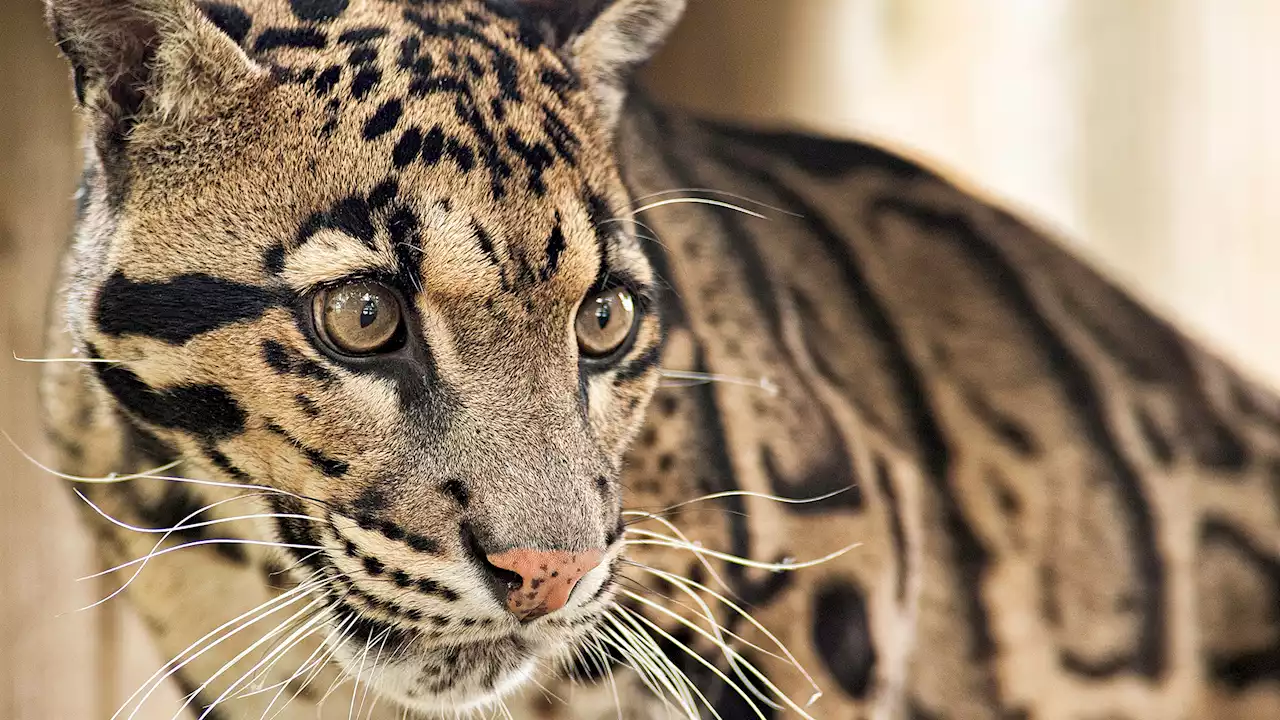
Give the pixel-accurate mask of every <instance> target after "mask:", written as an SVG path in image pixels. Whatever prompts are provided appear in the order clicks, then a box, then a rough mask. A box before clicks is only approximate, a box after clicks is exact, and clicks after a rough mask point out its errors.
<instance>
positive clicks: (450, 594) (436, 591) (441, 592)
mask: <svg viewBox="0 0 1280 720" xmlns="http://www.w3.org/2000/svg"><path fill="white" fill-rule="evenodd" d="M416 585H417V588H418V592H420V593H422V594H424V595H435V596H437V597H440V598H443V599H444V600H445V601H447V602H457V601H458V593H456V592H454V591H453V590H450V589H449V588H447V587H445V586H443V585H441V584H440V583H438V582H436V581H435V580H432V579H430V578H422V579H421V580H418V582H417V583H416ZM437 624H438V625H446V624H448V621H447V620H446V621H444V622H439V623H437Z"/></svg>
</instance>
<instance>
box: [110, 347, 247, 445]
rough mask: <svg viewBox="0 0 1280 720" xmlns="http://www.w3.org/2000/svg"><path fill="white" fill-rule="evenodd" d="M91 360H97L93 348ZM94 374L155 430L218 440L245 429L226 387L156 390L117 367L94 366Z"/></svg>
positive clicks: (186, 386) (121, 403) (242, 411)
mask: <svg viewBox="0 0 1280 720" xmlns="http://www.w3.org/2000/svg"><path fill="white" fill-rule="evenodd" d="M89 350H90V353H91V355H90V356H91V357H94V358H95V359H100V357H99V356H98V355H97V352H96V350H94V349H93V347H92V346H90V348H89ZM93 369H94V372H95V373H97V375H98V379H99V380H101V381H102V384H103V386H104V387H105V388H106V389H107V391H108V392H110V393H111V394H112V395H113V396H115V398H116V400H117V401H118V402H119V403H120V406H121V408H122V409H124V410H125V411H126V412H128V413H129V414H130V415H132V416H133V417H134V418H136V419H138V420H141V421H143V422H145V423H148V424H151V425H155V426H157V427H161V428H166V429H170V430H181V431H183V432H187V433H190V434H192V435H196V436H198V437H202V438H205V439H206V440H210V441H213V440H219V439H223V438H227V437H231V436H234V435H238V434H240V433H241V432H243V430H244V421H245V413H244V410H242V409H241V408H240V404H239V403H237V402H236V400H235V398H234V397H232V396H231V393H230V392H228V391H227V390H226V388H223V387H219V386H217V385H179V386H175V387H165V388H161V389H156V388H153V387H151V386H150V385H148V384H146V383H145V382H143V380H142V378H139V377H138V376H137V375H135V374H133V373H132V372H130V371H129V370H126V369H125V368H123V367H120V366H118V365H109V364H106V363H94V365H93Z"/></svg>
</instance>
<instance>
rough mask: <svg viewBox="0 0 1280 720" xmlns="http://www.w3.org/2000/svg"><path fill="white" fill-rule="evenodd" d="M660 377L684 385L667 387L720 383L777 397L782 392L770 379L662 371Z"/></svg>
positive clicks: (684, 371) (683, 371) (676, 385)
mask: <svg viewBox="0 0 1280 720" xmlns="http://www.w3.org/2000/svg"><path fill="white" fill-rule="evenodd" d="M659 375H661V376H662V377H663V378H666V379H668V380H679V381H682V383H683V384H667V385H665V387H695V386H697V385H706V384H710V383H719V384H721V385H739V386H742V387H749V388H756V389H759V390H763V391H764V392H766V393H768V394H769V395H772V396H775V397H776V396H777V395H778V393H780V392H781V389H780V388H779V387H778V386H777V385H776V384H775V383H774V382H773V381H772V380H770V379H768V378H760V379H759V380H752V379H750V378H740V377H732V376H729V375H717V374H713V373H699V372H689V371H686V370H662V371H660V372H659Z"/></svg>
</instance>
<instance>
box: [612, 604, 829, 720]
mask: <svg viewBox="0 0 1280 720" xmlns="http://www.w3.org/2000/svg"><path fill="white" fill-rule="evenodd" d="M623 592H624V593H626V594H627V596H628V597H630V598H631V599H632V600H635V601H636V602H638V603H641V604H643V605H645V606H646V607H649V608H652V609H654V610H656V611H657V612H660V613H662V614H663V615H666V616H667V617H669V618H671V619H672V620H675V621H676V622H678V623H680V624H681V625H683V626H685V627H687V628H689V629H690V630H692V631H694V632H695V633H697V634H699V635H701V636H702V637H704V638H706V639H708V640H710V641H711V643H712V644H713V645H715V646H716V647H717V648H719V649H720V651H721V652H722V653H724V656H725V658H726V659H728V660H729V662H730V663H731V664H733V665H735V666H737V665H738V663H741V664H742V667H745V668H746V669H747V670H749V671H751V674H752V675H755V676H756V677H757V678H758V679H759V680H760V681H761V682H763V683H764V684H765V686H767V687H768V688H769V689H770V690H772V691H773V692H774V694H776V695H777V696H778V697H780V698H782V701H783V702H784V703H786V705H787V707H789V708H791V709H792V710H794V711H795V712H797V713H799V714H800V716H801V717H804V718H807V719H808V720H814V719H813V717H812V716H810V715H809V714H808V713H807V712H806V711H805V710H804V709H803V708H801V707H800V706H799V705H798V704H796V703H795V701H794V700H792V699H791V698H790V697H788V696H787V694H786V693H784V692H782V690H780V689H779V688H778V686H777V685H775V684H774V683H773V681H771V680H769V678H768V676H766V675H765V674H764V673H763V672H761V671H760V669H759V668H757V667H756V666H755V665H754V664H753V663H750V662H747V660H746V658H744V657H742V655H741V654H739V653H738V652H737V651H735V650H734V649H733V648H731V647H730V646H729V645H727V644H726V643H725V642H724V641H723V640H722V639H720V638H717V637H716V636H715V635H713V634H711V633H709V632H707V631H706V630H704V629H703V628H702V627H701V626H699V625H697V624H695V623H692V622H689V621H688V620H686V619H685V618H683V617H681V616H680V615H679V613H675V612H672V611H671V610H670V609H668V608H664V607H662V606H661V605H659V604H657V603H655V602H653V601H651V600H649V599H647V598H643V597H640V596H639V595H636V594H635V593H633V592H631V591H629V590H624V591H623ZM624 609H626V610H627V611H628V612H630V613H632V614H634V615H636V617H637V618H639V619H641V620H642V621H644V622H645V624H647V625H651V626H652V625H653V623H652V622H651V621H649V620H648V618H646V617H644V616H643V615H641V614H640V613H637V612H636V611H634V610H630V609H627V608H625V607H624ZM670 639H671V640H672V641H673V642H678V641H675V639H674V638H670ZM694 654H695V655H697V653H694ZM697 659H698V660H699V661H701V662H703V663H704V664H707V665H710V663H709V662H708V661H706V660H704V659H703V658H702V656H701V655H697ZM721 678H722V679H724V680H726V681H728V678H727V677H725V676H723V675H722V676H721ZM742 679H743V681H744V682H746V680H747V679H746V678H745V677H743V678H742ZM747 685H748V687H750V686H751V684H750V683H747ZM732 687H734V689H735V690H737V691H738V692H739V694H741V693H742V692H743V691H742V689H741V688H740V687H738V686H737V684H736V683H735V684H734V685H733V686H732ZM752 694H758V693H756V692H753V693H752ZM744 699H745V696H744ZM760 699H761V700H763V701H764V702H765V703H767V704H768V705H770V706H771V707H773V708H775V709H778V710H781V709H782V708H781V707H780V706H779V705H777V704H776V703H774V702H773V701H771V700H769V699H767V698H760ZM748 702H749V701H748ZM753 706H754V704H753Z"/></svg>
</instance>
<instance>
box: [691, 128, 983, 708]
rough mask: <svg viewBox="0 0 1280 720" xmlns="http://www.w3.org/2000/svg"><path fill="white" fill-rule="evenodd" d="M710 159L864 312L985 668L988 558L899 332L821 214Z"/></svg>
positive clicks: (737, 166)
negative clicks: (775, 201)
mask: <svg viewBox="0 0 1280 720" xmlns="http://www.w3.org/2000/svg"><path fill="white" fill-rule="evenodd" d="M715 154H716V157H717V158H718V159H719V161H720V162H722V163H724V164H725V165H726V166H727V167H729V168H732V169H734V170H736V171H737V172H739V173H741V174H745V175H746V176H748V177H751V178H752V179H754V180H755V181H756V182H758V183H760V184H762V185H764V186H765V187H767V188H769V189H770V191H771V192H772V193H773V194H774V195H775V196H776V197H777V198H779V199H780V201H781V203H782V205H783V206H785V207H786V208H787V209H788V210H790V211H792V212H796V213H799V214H800V215H801V218H802V219H801V220H800V222H803V223H804V224H805V226H806V227H807V229H808V231H809V233H810V234H811V235H812V237H813V238H814V239H815V240H817V241H818V242H819V243H820V244H821V245H822V247H823V248H824V249H825V250H826V252H827V255H828V256H829V257H830V258H831V261H832V263H833V265H834V266H835V267H837V268H839V270H840V272H841V273H843V275H844V279H845V289H846V290H847V291H848V292H849V293H850V294H851V295H852V296H853V297H854V300H855V305H856V306H857V307H859V308H860V309H861V310H862V313H863V317H864V318H865V322H866V325H867V327H868V329H869V330H870V331H871V333H872V335H873V336H874V337H875V338H876V339H877V340H878V344H879V346H880V348H881V351H882V352H883V353H884V356H885V358H886V359H887V367H888V369H889V371H890V372H891V373H892V374H893V376H894V381H895V385H896V387H897V388H898V389H899V393H900V397H901V401H902V407H903V409H904V410H905V411H906V414H907V416H908V417H909V418H910V425H911V427H912V430H913V434H914V436H915V438H916V441H917V447H918V452H919V453H920V461H921V463H922V464H923V469H924V471H925V472H924V475H925V479H926V480H927V481H928V482H929V485H930V486H931V487H932V489H933V491H934V494H935V496H936V497H937V499H938V503H939V505H940V512H941V514H942V523H943V530H944V531H945V533H946V535H947V537H948V538H949V539H950V540H951V544H950V546H949V547H947V548H946V554H947V556H948V565H949V566H950V567H951V568H952V569H953V571H954V572H955V574H956V578H955V579H954V581H953V582H952V583H951V585H952V589H953V590H954V591H955V593H956V600H957V602H958V603H959V604H960V606H961V607H960V611H961V612H962V613H963V614H964V615H965V616H966V617H967V619H968V626H969V630H970V639H969V643H968V645H969V646H968V648H967V650H968V653H969V657H970V658H971V659H972V660H974V661H976V662H977V663H981V664H985V663H987V662H989V661H990V660H991V658H992V656H993V655H994V653H995V639H994V636H993V634H992V630H991V621H990V618H988V616H987V610H986V606H985V605H984V603H983V599H982V596H981V590H982V587H983V585H984V581H985V579H986V575H987V572H988V570H989V567H990V563H991V559H990V552H989V551H988V550H987V548H986V547H985V546H984V545H983V544H982V542H981V540H980V539H979V538H978V536H977V534H976V533H975V532H974V530H973V528H972V527H970V526H969V522H968V520H967V519H966V518H965V516H964V512H963V510H962V509H961V506H960V501H959V499H958V498H957V496H956V492H955V488H953V487H952V485H951V481H952V456H951V448H950V446H949V444H948V442H947V438H946V436H945V434H944V433H943V431H942V428H941V427H940V426H939V424H938V421H937V419H936V417H935V414H934V409H933V407H932V405H931V403H930V402H929V398H928V391H927V390H926V387H925V382H924V380H923V379H922V376H921V373H920V370H919V368H917V367H916V365H915V361H914V360H913V359H912V358H911V356H910V353H909V352H908V350H907V347H906V343H905V341H904V340H903V339H902V336H901V334H900V332H899V330H898V327H897V326H896V325H895V324H894V322H893V321H892V320H891V319H890V316H889V312H888V310H887V309H886V308H885V306H884V304H883V303H882V302H881V300H880V298H879V297H877V296H876V294H875V293H874V292H873V291H872V290H871V284H870V282H869V281H868V280H867V277H866V273H865V272H864V271H863V269H862V263H861V261H860V260H859V258H858V257H857V256H856V254H855V253H854V251H853V249H852V247H850V245H849V244H848V243H846V242H845V240H844V239H843V238H841V237H840V235H839V233H837V232H836V230H835V228H833V227H832V226H831V224H830V223H829V222H828V221H827V219H826V216H825V214H824V213H823V212H822V211H821V210H820V209H819V208H817V207H815V206H813V204H812V203H810V202H809V201H808V200H807V199H806V198H804V197H802V196H801V195H800V194H799V193H798V192H796V191H795V190H793V189H792V188H790V187H788V186H787V185H786V184H784V183H783V182H781V181H780V180H778V179H777V178H775V177H774V176H773V175H772V174H771V173H770V172H768V171H767V170H764V169H762V168H757V167H754V166H752V165H749V164H747V163H746V162H744V161H741V160H739V159H738V157H736V156H735V154H734V153H733V152H731V151H730V150H728V149H727V148H717V151H716V153H715ZM975 671H977V672H979V673H980V674H982V675H984V676H986V678H987V683H986V684H987V692H988V694H989V695H990V704H991V705H993V706H996V707H998V706H999V705H1000V701H999V691H998V688H997V685H996V682H995V679H994V677H992V676H991V673H990V670H989V669H988V668H985V667H984V668H981V669H978V668H975Z"/></svg>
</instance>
